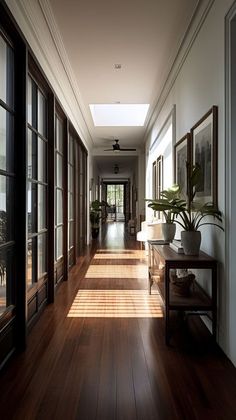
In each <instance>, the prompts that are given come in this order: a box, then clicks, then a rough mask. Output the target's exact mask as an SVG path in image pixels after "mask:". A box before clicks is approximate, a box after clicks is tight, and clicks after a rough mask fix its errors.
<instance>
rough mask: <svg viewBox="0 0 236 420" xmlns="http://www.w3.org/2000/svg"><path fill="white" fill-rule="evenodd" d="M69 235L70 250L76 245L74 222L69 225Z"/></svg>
mask: <svg viewBox="0 0 236 420" xmlns="http://www.w3.org/2000/svg"><path fill="white" fill-rule="evenodd" d="M68 234H69V238H68V239H69V240H68V243H69V249H70V248H71V247H72V246H73V245H74V222H70V223H69V232H68Z"/></svg>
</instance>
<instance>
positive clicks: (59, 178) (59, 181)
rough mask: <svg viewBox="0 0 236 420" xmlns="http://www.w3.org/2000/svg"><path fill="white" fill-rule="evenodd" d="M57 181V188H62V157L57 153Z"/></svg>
mask: <svg viewBox="0 0 236 420" xmlns="http://www.w3.org/2000/svg"><path fill="white" fill-rule="evenodd" d="M56 156H57V162H56V163H57V179H56V185H57V187H60V188H62V157H61V156H60V155H59V154H58V153H57V155H56Z"/></svg>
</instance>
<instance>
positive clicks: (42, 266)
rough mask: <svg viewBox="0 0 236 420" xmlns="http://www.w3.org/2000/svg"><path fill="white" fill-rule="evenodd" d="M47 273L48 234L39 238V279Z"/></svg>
mask: <svg viewBox="0 0 236 420" xmlns="http://www.w3.org/2000/svg"><path fill="white" fill-rule="evenodd" d="M46 271H47V270H46V234H43V235H39V236H38V279H39V278H40V277H42V276H43V275H44V274H45V273H46Z"/></svg>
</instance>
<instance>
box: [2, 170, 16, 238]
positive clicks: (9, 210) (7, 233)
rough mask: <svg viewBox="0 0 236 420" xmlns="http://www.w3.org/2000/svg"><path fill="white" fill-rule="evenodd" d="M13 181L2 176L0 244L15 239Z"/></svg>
mask: <svg viewBox="0 0 236 420" xmlns="http://www.w3.org/2000/svg"><path fill="white" fill-rule="evenodd" d="M12 192H13V180H12V179H8V178H7V177H6V176H3V175H1V176H0V244H2V243H5V242H8V241H10V240H12V239H13V199H12Z"/></svg>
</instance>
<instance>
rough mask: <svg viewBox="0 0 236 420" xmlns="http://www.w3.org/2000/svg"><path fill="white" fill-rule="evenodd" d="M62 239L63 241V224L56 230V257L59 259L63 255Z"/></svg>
mask: <svg viewBox="0 0 236 420" xmlns="http://www.w3.org/2000/svg"><path fill="white" fill-rule="evenodd" d="M62 241H63V228H62V226H60V227H58V228H57V230H56V246H57V251H56V258H57V260H58V259H59V258H60V257H62V255H63V250H62V245H63V244H62Z"/></svg>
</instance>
